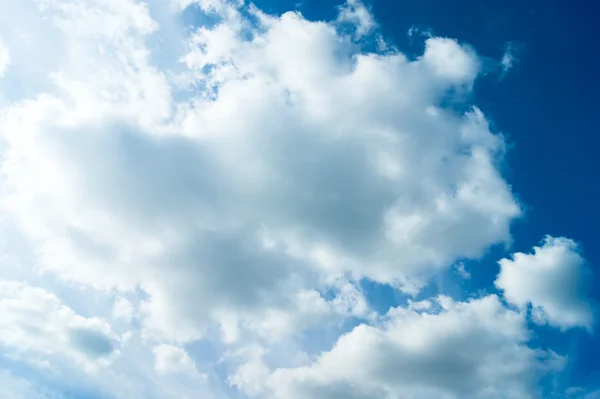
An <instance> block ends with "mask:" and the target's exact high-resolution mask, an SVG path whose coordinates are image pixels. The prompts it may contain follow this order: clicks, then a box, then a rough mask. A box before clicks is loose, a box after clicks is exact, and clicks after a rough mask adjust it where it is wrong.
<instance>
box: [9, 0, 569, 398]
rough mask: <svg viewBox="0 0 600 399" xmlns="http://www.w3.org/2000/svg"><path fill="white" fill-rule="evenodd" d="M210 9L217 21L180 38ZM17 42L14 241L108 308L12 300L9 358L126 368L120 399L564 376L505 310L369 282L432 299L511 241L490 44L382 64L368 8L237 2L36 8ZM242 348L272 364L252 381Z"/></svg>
mask: <svg viewBox="0 0 600 399" xmlns="http://www.w3.org/2000/svg"><path fill="white" fill-rule="evenodd" d="M190 10H193V12H194V13H196V14H197V18H198V20H199V21H206V23H204V22H199V25H198V26H195V27H193V28H192V29H188V28H186V27H183V26H182V24H181V22H180V21H181V19H182V18H183V17H182V13H185V12H187V11H190ZM10 15H12V16H13V18H12V19H11V18H9V17H7V16H10ZM0 22H2V24H1V28H0V35H1V36H2V37H4V38H5V40H6V47H7V48H10V49H11V75H10V79H11V83H10V84H8V83H5V82H6V81H7V79H4V80H2V81H0V85H2V87H1V88H2V90H3V91H6V93H5V94H3V95H4V97H6V101H3V102H1V103H0V105H2V108H1V109H0V139H1V140H2V151H1V152H0V156H1V158H0V159H1V163H0V173H1V180H0V183H1V190H0V209H1V212H2V216H3V221H6V223H7V226H11V228H10V229H8V228H7V229H5V230H7V231H6V232H4V234H14V235H15V236H17V233H18V236H19V237H22V241H23V243H22V247H23V248H27V249H28V250H27V251H26V252H27V253H24V252H25V251H21V253H20V254H17V255H20V256H21V257H22V258H23V259H26V260H27V261H29V262H30V263H31V273H29V274H28V276H34V277H35V279H38V280H39V279H42V280H43V281H45V282H46V283H47V284H48V286H52V287H58V288H57V289H60V287H63V289H65V290H66V288H64V287H68V290H69V292H71V291H72V290H76V291H78V292H81V295H80V296H77V297H78V298H85V295H86V294H88V295H90V297H89V298H92V296H93V297H94V298H98V297H99V298H102V297H106V298H108V299H106V298H105V299H106V300H104V302H103V301H102V300H101V299H98V300H94V301H92V300H91V299H90V300H89V301H88V302H86V303H87V305H89V306H87V307H86V309H87V312H89V313H90V314H91V315H93V316H90V317H83V316H80V315H78V314H76V313H75V312H74V311H72V310H71V309H70V308H69V307H67V306H66V305H62V304H61V303H60V301H59V300H58V299H57V297H56V296H54V295H53V294H51V293H49V292H46V291H44V290H42V289H37V288H32V287H30V286H28V285H24V284H17V283H6V284H7V285H6V289H4V288H3V290H2V294H1V295H3V296H2V297H1V298H4V297H6V299H2V302H0V303H1V304H2V305H0V306H2V307H1V312H2V318H1V319H0V339H1V340H2V342H3V344H5V345H8V346H11V347H17V348H20V349H22V350H26V351H31V352H35V353H41V354H42V355H48V356H55V355H58V353H60V354H61V355H62V356H64V357H67V358H69V359H71V360H72V361H75V362H82V363H83V364H85V365H90V364H96V363H98V362H104V363H107V364H106V365H107V366H109V365H110V364H109V363H110V362H109V361H105V360H106V359H114V358H116V357H117V356H116V355H117V354H118V353H119V352H120V356H118V360H117V361H118V364H117V365H116V366H115V367H117V368H118V369H119V370H120V372H121V373H122V376H124V377H119V378H116V377H114V379H113V381H115V384H116V385H118V384H122V385H123V386H126V387H128V389H129V390H127V389H124V388H123V389H121V390H120V391H119V390H118V389H117V388H116V387H115V391H114V392H111V394H112V395H114V396H119V395H125V393H123V392H129V393H128V395H129V396H128V397H134V396H135V395H138V396H139V395H141V396H140V397H142V396H143V397H152V395H153V394H151V393H149V392H147V391H144V390H143V389H141V390H140V389H138V388H134V387H132V384H134V382H132V380H137V381H139V382H140V385H141V386H144V384H147V383H148V381H152V383H153V384H163V385H161V386H162V388H163V390H162V391H160V390H158V389H155V390H154V392H155V393H154V394H157V393H156V392H169V389H168V387H167V388H165V387H166V385H164V384H167V383H173V384H175V383H177V384H179V383H181V384H180V385H177V387H178V388H177V389H175V388H172V392H177V395H179V396H178V397H184V396H186V395H193V392H197V391H196V389H197V387H198V385H195V384H191V383H190V384H188V382H189V381H187V380H185V381H184V380H183V379H180V378H179V377H178V376H174V374H187V377H185V378H188V379H189V378H190V375H196V376H197V378H199V379H201V378H205V379H206V380H207V386H211V387H212V388H214V390H213V391H212V393H211V394H210V395H212V396H211V397H228V396H227V395H228V392H229V390H231V389H234V390H239V391H243V392H245V393H247V394H248V395H252V394H260V395H268V396H271V397H278V398H279V397H281V398H294V397H317V398H328V397H332V398H333V397H357V398H358V397H361V398H367V397H369V398H371V397H373V398H379V397H381V398H384V397H385V398H388V397H415V396H416V397H442V398H443V397H448V398H454V397H474V398H496V397H497V398H501V397H502V398H505V397H514V398H521V397H523V398H525V397H530V396H528V395H533V394H534V392H535V389H536V382H537V381H538V380H539V378H541V376H542V375H543V374H544V372H549V370H553V369H555V368H556V367H558V366H557V365H559V364H560V362H561V361H562V358H561V357H560V356H559V355H554V354H552V353H551V352H544V351H539V350H536V349H534V348H529V347H528V331H527V329H526V327H525V325H524V317H525V316H524V315H523V313H521V312H516V311H511V310H508V309H506V308H505V307H504V306H503V305H502V304H501V302H500V301H499V300H498V298H497V297H495V296H490V297H485V298H481V299H477V300H473V301H470V302H464V303H463V302H454V301H452V300H450V299H448V298H439V299H436V300H432V301H429V302H421V303H420V304H419V305H416V303H413V304H412V305H410V307H408V308H397V309H395V310H393V311H391V312H390V313H388V314H387V315H380V314H377V312H375V311H374V310H373V309H371V308H370V307H369V303H368V300H367V298H366V297H367V296H368V292H365V291H364V287H363V285H362V284H361V281H363V280H370V281H371V282H376V283H379V284H385V285H388V286H390V287H392V289H394V290H395V291H396V292H397V293H398V294H399V295H402V294H410V295H417V294H418V293H419V292H421V290H422V288H423V287H424V286H425V285H426V284H427V283H428V281H430V279H431V278H432V277H434V276H435V275H437V274H438V273H440V272H443V271H444V270H445V269H447V268H450V267H452V265H456V264H459V262H460V261H464V260H473V261H476V260H477V259H479V258H481V257H482V256H483V255H485V254H486V252H487V251H488V249H489V248H490V247H491V246H493V245H497V244H504V245H507V244H509V243H510V242H511V235H510V226H511V223H512V222H513V221H514V220H515V219H516V218H518V217H519V216H520V214H521V206H520V204H519V203H518V202H517V201H516V199H515V197H514V195H513V193H512V191H511V188H510V186H509V184H508V183H507V182H506V181H505V180H504V178H503V176H502V174H501V173H500V170H501V167H502V163H503V155H504V141H503V138H502V136H501V135H500V134H497V133H496V132H494V131H492V130H491V128H490V125H489V123H488V120H487V118H486V116H485V115H484V114H483V113H482V112H481V111H480V110H479V109H478V108H477V107H475V106H473V105H472V104H469V103H468V99H469V98H470V96H469V94H470V93H471V92H472V90H473V89H474V87H475V82H476V80H477V78H478V76H479V74H480V70H481V61H480V58H479V56H478V54H477V52H476V51H475V50H474V49H472V48H471V47H469V46H468V45H466V44H464V43H460V42H458V41H456V40H453V39H450V38H440V37H430V38H428V39H427V40H426V41H425V43H424V50H423V53H422V54H421V55H420V56H417V57H412V56H411V57H409V56H407V55H405V54H403V53H401V52H398V51H386V52H385V54H381V53H373V52H368V51H366V50H365V49H364V48H365V47H364V46H365V43H367V42H368V40H369V38H373V37H372V36H374V35H375V33H373V31H375V30H376V29H377V24H376V22H375V19H374V17H373V15H372V14H371V13H370V11H369V8H368V7H366V6H365V5H364V4H362V3H361V2H359V1H356V0H351V1H348V3H347V4H345V5H343V6H341V7H340V8H339V16H338V17H337V18H336V19H334V20H333V21H331V22H315V21H309V20H307V19H305V18H304V17H303V16H302V15H300V14H299V13H296V12H288V13H284V14H282V15H269V14H266V13H264V12H262V11H261V10H260V9H258V8H257V7H256V6H253V5H246V4H244V3H243V2H233V1H232V2H228V1H222V0H195V1H192V0H187V1H186V0H184V1H174V2H172V4H168V5H165V3H164V2H159V1H150V2H149V3H144V2H141V1H135V0H110V1H105V0H103V1H100V0H63V1H54V0H44V1H41V0H24V1H22V2H4V3H2V4H1V5H0ZM25 26H29V27H30V28H28V29H26V30H24V27H25ZM348 28H350V29H348ZM9 38H10V40H9ZM378 40H379V41H380V42H381V40H382V39H381V38H379V39H378ZM50 41H51V43H52V49H53V51H52V52H49V53H47V54H46V53H45V52H44V49H43V48H42V47H44V43H46V44H48V43H50ZM34 44H35V45H34ZM36 46H37V47H40V51H34V50H35V49H36ZM2 57H3V56H2V55H1V53H0V60H2V59H4V58H2ZM7 77H8V75H7ZM465 101H467V102H465ZM5 103H6V104H5ZM465 109H466V111H465ZM2 226H4V225H2ZM32 258H33V260H32ZM23 259H22V260H21V263H24V262H25V260H23ZM515 259H517V258H515ZM2 267H3V269H2V270H3V271H2V272H3V273H4V270H8V268H9V267H10V265H4V264H3V265H2ZM473 267H476V265H475V266H473ZM463 272H465V271H464V268H463ZM7 273H8V272H7ZM532 273H535V271H533V272H532ZM463 274H464V273H463ZM532 275H533V274H532ZM50 282H51V283H50ZM501 288H503V289H504V291H505V293H506V297H507V299H509V300H512V299H511V298H514V297H513V296H512V295H513V294H512V293H511V290H510V289H507V288H506V287H501ZM90 293H93V295H92V294H90ZM523 295H525V297H524V298H526V300H527V301H531V302H533V303H536V301H537V302H539V303H538V305H539V306H541V308H543V309H544V311H545V312H546V314H547V315H548V318H549V320H553V319H551V316H550V315H551V314H554V315H556V314H557V313H556V311H557V309H558V308H556V307H554V305H552V303H553V302H552V303H551V302H548V301H546V299H545V298H546V297H543V298H542V297H538V296H532V294H531V293H530V292H526V293H525V294H523ZM71 298H72V297H71ZM110 298H117V299H115V300H114V301H113V300H112V299H110ZM125 298H127V299H125ZM519 298H523V297H519ZM32 301H33V302H35V303H36V305H35V307H34V305H31V303H32ZM83 301H85V299H83ZM101 303H104V304H105V305H106V306H104V305H100V304H101ZM38 305H43V306H42V309H43V310H41V311H38V310H37V309H38ZM92 305H95V306H92ZM73 307H74V306H73ZM34 309H35V310H34ZM561 309H562V308H561ZM559 313H560V311H559ZM96 315H97V317H96ZM104 319H107V320H112V321H113V322H114V326H109V325H108V324H106V322H104V321H102V320H104ZM348 323H353V325H356V324H358V327H356V328H354V329H352V330H351V332H348V333H347V334H346V335H343V336H342V337H340V338H339V339H338V336H339V334H340V332H342V331H347V328H348V325H349V324H348ZM6 326H8V327H6ZM113 329H114V330H115V331H117V330H118V331H119V334H122V335H123V337H126V338H123V339H121V341H122V342H121V341H119V340H118V339H117V334H116V333H115V332H113ZM433 331H438V332H439V331H441V333H440V334H441V335H436V336H433V335H432V332H433ZM332 334H333V335H332ZM315 336H319V337H325V336H327V337H329V338H327V339H325V338H323V339H315V340H314V342H313V341H311V340H310V339H309V338H310V337H315ZM307 341H310V342H312V345H311V344H307ZM336 341H337V343H336V344H335V345H334V346H333V348H329V350H326V351H325V352H323V353H322V354H320V355H318V356H317V357H316V360H314V361H311V360H310V359H312V358H314V356H315V353H311V352H314V351H317V352H319V351H320V350H317V349H315V348H321V347H322V346H326V345H327V344H328V343H329V344H330V343H331V342H336ZM119 342H121V344H122V346H123V348H122V350H119ZM200 343H203V345H208V346H209V347H210V348H212V349H211V350H206V351H204V352H203V351H192V350H191V348H192V347H193V346H194V345H200ZM184 345H185V347H186V348H188V345H191V346H190V350H189V351H184V349H182V348H183V347H184ZM473 345H474V346H475V347H476V348H477V350H474V351H468V352H467V351H465V350H464V349H461V346H470V347H473ZM245 347H254V348H259V349H257V350H256V351H252V353H255V352H258V353H260V355H253V356H251V358H248V357H247V356H245V360H244V361H243V362H242V363H241V364H240V362H239V356H237V355H236V356H232V355H231V353H243V352H244V351H243V350H242V349H243V348H245ZM282 348H283V349H282ZM215 351H216V352H218V354H216V355H215V354H214V352H215ZM240 351H241V352H240ZM200 352H202V353H200ZM242 357H244V356H242ZM152 358H153V359H154V366H155V367H153V368H152V369H151V370H150V369H146V368H143V370H144V372H143V373H142V371H136V372H133V371H132V370H136V369H137V368H136V367H135V366H133V365H135V364H138V363H140V362H141V363H144V362H147V361H148V359H152ZM138 359H143V360H139V361H138ZM231 359H236V360H235V361H233V360H231ZM290 359H294V360H293V361H292V360H290ZM307 359H308V360H307ZM230 362H231V363H236V362H237V364H236V365H235V366H234V365H230V364H229V363H230ZM150 363H151V364H152V361H151V360H150ZM213 363H214V364H221V363H226V364H227V365H228V366H231V367H225V368H228V369H230V370H231V375H223V373H224V372H223V370H222V369H223V368H222V367H218V366H214V364H213ZM292 363H293V364H292ZM144 364H145V363H144ZM211 364H213V366H210V365H211ZM127 365H129V366H127ZM211 367H212V368H211ZM200 369H202V373H200V372H197V373H193V372H194V371H197V370H200ZM208 369H210V370H209V373H208V374H207V375H210V377H206V376H205V374H204V370H208ZM140 370H141V369H140ZM181 371H184V372H183V373H180V372H181ZM225 374H227V373H225ZM113 376H114V375H113ZM90 378H91V377H90ZM182 378H183V377H182ZM215 381H217V382H216V383H215ZM284 382H285V383H284ZM219 383H220V385H219ZM211 384H212V385H211ZM227 385H231V386H227ZM215 387H217V388H215ZM218 387H220V388H218ZM146 389H148V388H146ZM118 392H121V393H120V394H119V393H118ZM132 392H134V393H132ZM140 392H145V393H143V394H141V393H140ZM131 395H133V396H131ZM352 395H354V396H352ZM357 395H358V396H357ZM361 395H362V396H361ZM394 395H395V396H394ZM122 397H125V396H122Z"/></svg>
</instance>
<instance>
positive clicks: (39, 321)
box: [0, 281, 119, 371]
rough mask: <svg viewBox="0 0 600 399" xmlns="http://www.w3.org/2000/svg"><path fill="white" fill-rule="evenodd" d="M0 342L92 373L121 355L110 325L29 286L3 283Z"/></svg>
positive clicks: (0, 294)
mask: <svg viewBox="0 0 600 399" xmlns="http://www.w3.org/2000/svg"><path fill="white" fill-rule="evenodd" d="M0 342H2V344H3V345H4V346H5V347H7V348H11V349H16V350H18V351H23V352H24V353H33V354H41V355H48V356H54V357H67V358H70V359H71V360H73V361H76V362H77V363H79V364H81V365H83V366H84V367H85V368H86V369H88V370H90V371H92V370H94V369H96V368H97V367H98V366H100V365H107V364H109V363H110V362H111V361H112V360H113V359H114V357H115V356H116V355H118V348H119V340H118V337H117V336H116V335H115V334H114V333H113V332H112V331H111V329H110V326H109V325H108V324H107V323H106V321H104V320H101V319H96V318H85V317H82V316H80V315H78V314H76V313H75V312H74V311H73V310H72V309H70V308H68V307H66V306H65V305H63V304H62V303H61V302H60V300H59V299H58V298H57V297H56V296H54V295H53V294H51V293H49V292H47V291H45V290H43V289H41V288H36V287H31V286H29V285H27V284H25V283H17V282H12V281H1V282H0Z"/></svg>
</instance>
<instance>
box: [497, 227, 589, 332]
mask: <svg viewBox="0 0 600 399" xmlns="http://www.w3.org/2000/svg"><path fill="white" fill-rule="evenodd" d="M499 264H500V274H498V278H497V279H496V286H497V287H498V288H499V289H501V290H503V291H504V297H505V298H506V300H507V301H508V302H510V303H512V304H515V305H517V306H520V307H524V306H526V305H527V304H531V305H532V306H533V312H534V319H535V321H537V322H541V323H545V322H547V323H548V324H550V325H553V326H557V327H561V328H563V329H566V328H570V327H586V328H591V326H592V323H593V313H592V307H591V303H590V299H589V298H588V294H589V289H590V286H589V284H590V281H591V278H590V277H591V271H590V270H589V268H588V267H587V262H586V261H585V259H584V258H583V257H582V255H581V254H580V251H579V248H578V245H577V244H576V243H575V242H574V241H573V240H570V239H568V238H564V237H559V238H554V237H550V236H548V237H546V238H545V239H544V241H543V242H542V244H541V246H538V247H534V248H533V253H531V254H524V253H521V252H518V253H516V254H513V256H512V259H502V260H501V261H500V262H499Z"/></svg>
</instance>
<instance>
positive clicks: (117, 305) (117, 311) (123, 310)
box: [112, 297, 135, 320]
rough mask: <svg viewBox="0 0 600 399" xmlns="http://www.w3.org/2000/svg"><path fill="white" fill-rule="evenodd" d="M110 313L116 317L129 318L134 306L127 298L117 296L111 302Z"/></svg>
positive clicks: (132, 314) (133, 311) (131, 315)
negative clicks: (112, 302)
mask: <svg viewBox="0 0 600 399" xmlns="http://www.w3.org/2000/svg"><path fill="white" fill-rule="evenodd" d="M112 314H113V316H114V317H116V318H118V319H123V320H131V318H132V317H133V316H134V314H135V307H134V306H133V304H132V303H131V301H130V300H128V299H127V298H123V297H118V298H116V299H115V302H114V304H113V308H112Z"/></svg>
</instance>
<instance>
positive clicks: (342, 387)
mask: <svg viewBox="0 0 600 399" xmlns="http://www.w3.org/2000/svg"><path fill="white" fill-rule="evenodd" d="M416 305H418V306H414V305H413V306H412V307H410V308H395V309H392V310H390V312H389V313H388V315H387V317H386V318H385V320H384V321H383V323H382V324H381V325H379V326H367V325H360V326H358V327H356V328H355V329H354V330H353V331H351V332H350V333H348V334H346V335H344V336H342V337H340V339H339V340H338V341H337V343H336V344H335V345H334V347H333V348H332V349H331V350H330V351H328V352H325V353H323V354H321V355H320V356H319V357H318V359H317V360H316V361H315V362H314V363H311V364H309V365H306V366H303V367H298V368H292V369H290V368H287V369H282V368H279V369H276V370H274V371H273V372H271V373H269V372H268V369H267V368H266V367H265V366H264V364H262V363H261V362H260V359H258V360H256V359H255V360H254V361H253V362H250V363H248V364H246V365H244V367H242V368H240V369H239V370H238V373H237V374H236V375H234V377H233V378H232V382H233V383H234V384H237V385H238V386H240V387H241V388H242V389H246V390H247V391H248V392H249V393H251V394H255V395H256V396H258V397H268V398H288V399H295V398H323V399H325V398H327V399H329V398H331V399H333V398H341V397H343V398H357V399H358V398H373V399H375V398H382V399H383V398H448V399H450V398H528V397H531V394H532V392H535V389H534V385H535V382H536V381H537V378H538V376H539V375H540V374H544V373H545V372H546V371H548V369H552V368H560V367H562V363H563V361H564V359H563V358H561V357H560V356H558V355H556V354H554V353H552V352H545V351H540V350H533V349H531V348H529V347H527V345H526V344H527V342H528V340H529V331H528V330H527V328H526V325H525V319H524V317H523V314H521V313H517V312H514V311H510V310H508V309H506V308H505V307H504V306H503V305H502V304H501V302H500V301H499V299H498V297H496V296H494V295H491V296H488V297H484V298H481V299H476V300H472V301H469V302H454V301H453V300H451V299H450V298H447V297H439V298H437V299H435V300H432V301H427V302H421V303H418V304H416ZM260 371H262V372H260ZM256 380H258V381H265V382H264V383H262V384H257V381H256ZM257 386H258V387H260V388H261V389H258V390H257V388H256V387H257Z"/></svg>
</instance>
